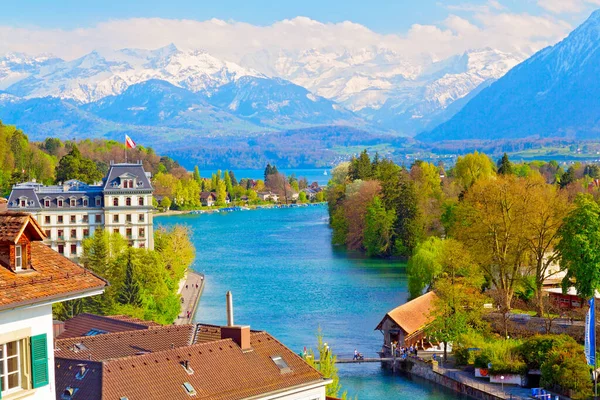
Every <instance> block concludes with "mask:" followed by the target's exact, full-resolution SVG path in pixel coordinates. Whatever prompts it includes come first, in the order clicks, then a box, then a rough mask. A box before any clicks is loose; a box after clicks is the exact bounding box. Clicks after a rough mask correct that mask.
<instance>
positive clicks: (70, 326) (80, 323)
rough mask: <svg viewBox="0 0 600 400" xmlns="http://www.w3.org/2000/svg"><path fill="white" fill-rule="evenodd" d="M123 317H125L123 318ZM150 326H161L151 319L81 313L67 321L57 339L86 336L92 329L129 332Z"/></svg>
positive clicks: (106, 331)
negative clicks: (142, 319) (141, 319)
mask: <svg viewBox="0 0 600 400" xmlns="http://www.w3.org/2000/svg"><path fill="white" fill-rule="evenodd" d="M121 317H123V318H122V319H121ZM150 326H159V325H158V324H156V323H154V322H151V321H140V320H136V319H135V318H131V319H130V318H127V317H124V316H115V317H112V316H107V317H105V316H101V315H95V314H87V313H84V314H79V315H77V316H75V317H73V318H71V319H68V320H66V321H65V330H64V332H63V333H61V334H60V335H59V336H58V337H56V339H66V338H73V337H81V336H86V335H87V334H88V333H89V332H90V331H92V330H93V329H95V330H96V331H103V332H105V333H115V332H127V331H136V330H145V329H149V328H150Z"/></svg>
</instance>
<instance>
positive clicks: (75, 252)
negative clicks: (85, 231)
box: [71, 244, 77, 255]
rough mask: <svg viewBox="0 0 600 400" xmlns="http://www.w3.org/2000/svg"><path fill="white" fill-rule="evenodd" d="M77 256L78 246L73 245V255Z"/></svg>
mask: <svg viewBox="0 0 600 400" xmlns="http://www.w3.org/2000/svg"><path fill="white" fill-rule="evenodd" d="M76 254H77V245H76V244H72V245H71V255H76Z"/></svg>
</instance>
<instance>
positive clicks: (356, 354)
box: [352, 349, 358, 360]
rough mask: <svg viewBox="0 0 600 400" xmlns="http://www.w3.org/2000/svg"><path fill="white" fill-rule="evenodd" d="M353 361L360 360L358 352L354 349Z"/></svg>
mask: <svg viewBox="0 0 600 400" xmlns="http://www.w3.org/2000/svg"><path fill="white" fill-rule="evenodd" d="M352 359H353V360H358V350H356V349H354V358H352Z"/></svg>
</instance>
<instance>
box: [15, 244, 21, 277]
mask: <svg viewBox="0 0 600 400" xmlns="http://www.w3.org/2000/svg"><path fill="white" fill-rule="evenodd" d="M21 269H23V248H22V247H21V245H19V244H18V245H16V246H15V271H20V270H21Z"/></svg>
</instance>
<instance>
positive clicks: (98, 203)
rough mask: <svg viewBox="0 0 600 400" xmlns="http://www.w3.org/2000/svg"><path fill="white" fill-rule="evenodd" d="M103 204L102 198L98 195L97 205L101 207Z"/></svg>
mask: <svg viewBox="0 0 600 400" xmlns="http://www.w3.org/2000/svg"><path fill="white" fill-rule="evenodd" d="M101 205H102V200H101V199H100V197H96V207H100V206H101Z"/></svg>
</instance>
